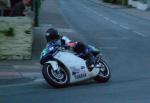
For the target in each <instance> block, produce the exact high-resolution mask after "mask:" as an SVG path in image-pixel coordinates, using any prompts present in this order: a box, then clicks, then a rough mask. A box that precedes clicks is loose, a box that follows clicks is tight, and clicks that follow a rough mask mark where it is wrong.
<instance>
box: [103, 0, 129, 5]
mask: <svg viewBox="0 0 150 103" xmlns="http://www.w3.org/2000/svg"><path fill="white" fill-rule="evenodd" d="M103 1H104V2H108V3H113V4H120V5H127V4H128V0H103Z"/></svg>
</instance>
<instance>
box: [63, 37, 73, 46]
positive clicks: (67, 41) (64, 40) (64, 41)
mask: <svg viewBox="0 0 150 103" xmlns="http://www.w3.org/2000/svg"><path fill="white" fill-rule="evenodd" d="M61 42H62V45H67V44H68V43H70V42H71V40H70V39H69V38H68V37H66V36H62V38H61Z"/></svg>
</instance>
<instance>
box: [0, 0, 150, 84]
mask: <svg viewBox="0 0 150 103" xmlns="http://www.w3.org/2000/svg"><path fill="white" fill-rule="evenodd" d="M90 1H93V2H95V3H97V4H99V5H103V6H105V7H109V8H113V9H119V10H121V11H123V13H128V14H130V15H134V16H136V17H139V18H143V19H146V20H150V11H140V10H137V9H135V8H129V7H124V6H119V5H113V4H109V3H103V2H102V1H101V0H90ZM47 7H49V9H47ZM39 18H40V21H39V22H40V26H39V27H38V28H35V29H34V43H33V54H34V56H33V60H26V61H0V85H10V84H16V83H26V82H31V81H34V80H36V79H37V78H41V77H42V75H41V68H42V67H41V65H40V64H39V59H38V57H39V55H40V51H41V50H42V48H43V45H45V43H40V41H42V40H44V37H43V35H42V33H44V32H45V31H46V29H47V28H49V27H56V28H58V29H59V31H61V33H64V34H66V35H67V34H70V33H72V34H73V33H75V31H73V30H72V29H71V27H70V26H69V25H68V24H67V23H66V21H65V20H64V18H63V15H61V12H60V11H59V10H58V9H57V8H56V5H55V1H54V0H47V1H46V2H44V3H43V4H42V7H41V10H40V16H39ZM35 35H36V36H35ZM37 35H38V36H37ZM41 36H42V38H41ZM67 36H68V35H67ZM69 36H70V35H69ZM70 38H74V37H73V35H71V36H70ZM41 39H42V40H41ZM78 39H79V38H78ZM37 55H38V56H37Z"/></svg>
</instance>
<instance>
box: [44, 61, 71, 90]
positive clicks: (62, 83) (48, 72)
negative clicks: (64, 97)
mask: <svg viewBox="0 0 150 103" xmlns="http://www.w3.org/2000/svg"><path fill="white" fill-rule="evenodd" d="M58 65H59V71H54V70H53V68H52V66H51V65H50V64H44V65H43V69H42V74H43V77H44V79H45V80H46V81H47V82H48V84H50V85H51V86H53V87H56V88H64V87H66V86H67V85H68V83H69V74H68V72H67V70H66V68H65V67H64V66H63V65H62V64H61V63H58Z"/></svg>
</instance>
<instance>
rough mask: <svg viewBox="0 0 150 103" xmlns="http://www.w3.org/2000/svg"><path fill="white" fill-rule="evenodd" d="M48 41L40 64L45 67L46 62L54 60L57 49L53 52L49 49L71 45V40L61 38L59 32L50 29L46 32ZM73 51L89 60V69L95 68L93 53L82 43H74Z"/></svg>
mask: <svg viewBox="0 0 150 103" xmlns="http://www.w3.org/2000/svg"><path fill="white" fill-rule="evenodd" d="M45 37H46V41H47V45H46V48H45V49H44V50H43V51H42V53H41V57H40V63H41V64H42V65H43V64H44V63H45V62H46V61H48V60H50V59H53V53H54V52H55V49H54V50H52V51H51V52H48V51H49V50H48V49H49V48H53V47H56V46H68V47H69V45H68V44H69V43H71V40H70V39H69V38H67V37H65V36H61V35H60V34H59V32H58V31H57V30H56V29H54V28H50V29H48V30H47V31H46V35H45ZM73 44H74V45H73V47H72V48H73V51H74V52H75V53H76V54H77V55H78V56H79V57H81V58H83V59H85V60H87V66H88V68H89V69H92V68H93V67H94V61H95V60H94V56H93V54H92V53H91V51H92V50H91V48H89V47H88V46H86V45H85V44H84V43H82V42H74V43H73Z"/></svg>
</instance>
